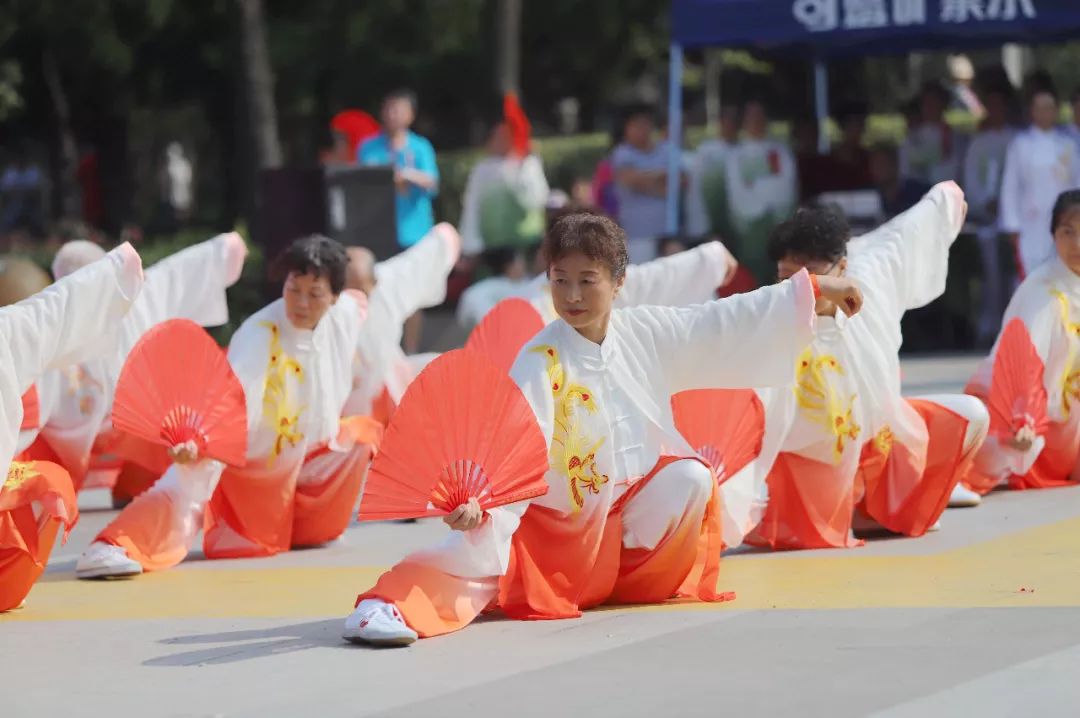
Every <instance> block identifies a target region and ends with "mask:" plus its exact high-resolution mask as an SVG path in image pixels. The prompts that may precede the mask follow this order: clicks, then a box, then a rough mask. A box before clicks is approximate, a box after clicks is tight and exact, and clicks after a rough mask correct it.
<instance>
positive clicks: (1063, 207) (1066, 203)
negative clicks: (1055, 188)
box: [1050, 189, 1080, 234]
mask: <svg viewBox="0 0 1080 718" xmlns="http://www.w3.org/2000/svg"><path fill="white" fill-rule="evenodd" d="M1077 208H1080V189H1070V190H1066V191H1064V192H1062V193H1061V194H1059V195H1058V198H1057V201H1056V202H1054V213H1053V218H1052V219H1051V220H1050V234H1053V233H1054V232H1056V231H1057V228H1058V225H1059V224H1061V222H1062V220H1064V219H1065V215H1066V214H1067V213H1068V212H1069V211H1070V210H1073V209H1077Z"/></svg>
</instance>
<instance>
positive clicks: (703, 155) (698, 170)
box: [686, 105, 740, 236]
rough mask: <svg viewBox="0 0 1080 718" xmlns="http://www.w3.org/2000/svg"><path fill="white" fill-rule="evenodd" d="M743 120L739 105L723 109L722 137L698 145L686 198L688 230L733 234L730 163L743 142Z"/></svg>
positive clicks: (725, 234) (694, 232)
mask: <svg viewBox="0 0 1080 718" xmlns="http://www.w3.org/2000/svg"><path fill="white" fill-rule="evenodd" d="M739 119H740V118H739V109H738V107H736V106H734V105H729V106H726V107H724V108H722V109H721V110H720V128H719V133H718V136H717V137H716V138H715V139H707V140H705V141H704V142H702V143H701V144H700V145H698V148H697V152H696V153H695V155H694V160H693V167H692V169H691V172H690V184H689V187H688V190H687V201H686V215H687V216H686V229H687V232H689V233H690V234H692V235H695V236H696V235H704V234H711V233H715V234H719V235H720V236H729V235H731V233H732V232H731V208H730V206H729V205H728V189H727V183H728V177H727V163H728V159H729V155H730V154H731V151H732V150H733V149H734V147H735V145H737V144H738V142H739Z"/></svg>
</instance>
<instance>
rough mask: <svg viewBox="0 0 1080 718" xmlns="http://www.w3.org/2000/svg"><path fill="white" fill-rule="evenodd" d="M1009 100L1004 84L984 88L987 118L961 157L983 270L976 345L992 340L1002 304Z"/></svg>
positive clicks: (1010, 132)
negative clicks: (1001, 212) (1001, 204)
mask: <svg viewBox="0 0 1080 718" xmlns="http://www.w3.org/2000/svg"><path fill="white" fill-rule="evenodd" d="M1010 99H1011V92H1010V91H1009V90H1008V89H1006V88H1005V87H1000V86H996V87H989V88H987V90H986V91H985V92H984V93H983V105H982V106H983V107H984V108H985V109H986V119H985V120H983V122H982V125H981V126H980V127H979V131H978V132H977V133H976V134H975V137H974V138H973V139H972V140H971V144H970V146H969V147H968V151H967V157H966V158H965V160H964V181H963V185H964V191H965V194H966V195H967V202H968V220H969V221H971V222H972V223H974V225H975V237H976V239H977V240H978V243H979V255H980V257H981V258H982V269H983V272H982V274H983V292H982V298H981V301H980V315H979V318H978V322H977V324H976V341H977V342H979V344H980V346H983V345H985V344H986V343H987V342H988V341H992V340H993V338H994V336H995V335H996V334H997V331H998V324H999V322H1000V320H1001V314H1002V312H1003V311H1004V309H1005V306H1004V303H1003V302H1004V299H1005V297H1004V277H1003V276H1002V270H1001V262H1000V261H999V256H1000V253H999V251H998V236H999V232H998V200H999V196H1000V193H1001V177H1002V173H1003V172H1004V169H1005V155H1006V153H1007V152H1008V149H1009V143H1010V142H1012V139H1013V137H1014V136H1015V134H1016V130H1015V129H1013V128H1012V127H1009V124H1008V117H1009V105H1010V104H1011V102H1010Z"/></svg>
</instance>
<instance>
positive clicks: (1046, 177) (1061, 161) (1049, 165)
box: [998, 87, 1080, 276]
mask: <svg viewBox="0 0 1080 718" xmlns="http://www.w3.org/2000/svg"><path fill="white" fill-rule="evenodd" d="M1029 107H1030V110H1031V127H1029V128H1028V129H1027V130H1025V131H1024V132H1022V133H1020V134H1019V135H1017V136H1016V138H1015V139H1014V140H1013V142H1012V144H1010V145H1009V151H1008V153H1007V154H1006V155H1005V172H1004V176H1003V177H1002V181H1001V204H1000V214H999V218H998V225H999V227H1000V228H1001V231H1002V232H1005V233H1006V234H1008V235H1010V237H1011V239H1012V240H1013V242H1014V244H1016V246H1017V254H1018V257H1019V262H1020V267H1019V269H1020V273H1021V276H1026V275H1028V274H1030V273H1031V272H1032V271H1034V270H1035V268H1036V267H1038V266H1039V265H1040V264H1042V263H1043V262H1045V261H1046V260H1048V259H1050V258H1051V257H1053V256H1054V245H1053V243H1052V242H1050V241H1048V240H1047V233H1048V232H1049V231H1050V220H1051V215H1052V213H1053V208H1054V202H1055V201H1056V200H1057V197H1058V195H1060V194H1061V193H1062V192H1064V191H1065V190H1069V189H1073V188H1076V187H1080V150H1078V149H1077V146H1076V144H1075V143H1073V142H1072V140H1070V139H1069V138H1068V137H1067V136H1066V135H1065V133H1063V132H1062V131H1061V130H1059V129H1058V127H1057V122H1058V102H1057V96H1056V95H1055V94H1054V92H1053V90H1051V89H1049V88H1047V87H1042V88H1040V89H1037V90H1036V91H1035V92H1034V93H1033V94H1032V96H1031V102H1030V105H1029Z"/></svg>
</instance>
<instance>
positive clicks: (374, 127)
mask: <svg viewBox="0 0 1080 718" xmlns="http://www.w3.org/2000/svg"><path fill="white" fill-rule="evenodd" d="M330 129H332V130H334V131H335V132H340V133H341V134H343V135H345V138H346V140H347V141H348V143H349V154H350V157H351V158H352V159H353V160H355V159H356V151H357V150H358V149H359V148H360V145H361V144H363V142H364V140H366V139H368V138H369V137H374V136H375V135H377V134H379V123H378V121H376V119H375V118H374V117H372V116H371V115H369V114H368V113H366V112H364V111H363V110H342V111H341V112H339V113H337V114H336V115H334V118H333V119H332V120H330Z"/></svg>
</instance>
